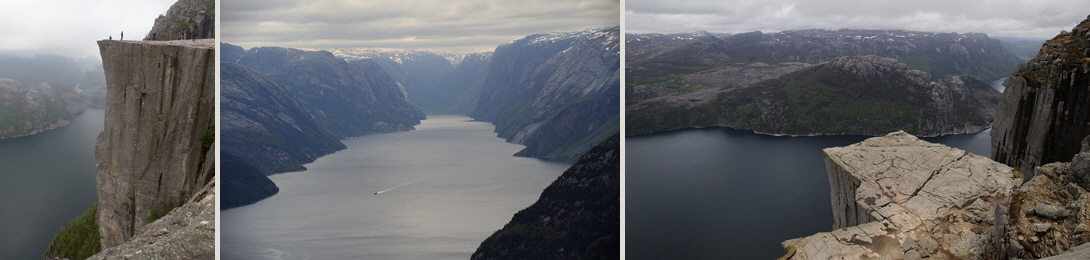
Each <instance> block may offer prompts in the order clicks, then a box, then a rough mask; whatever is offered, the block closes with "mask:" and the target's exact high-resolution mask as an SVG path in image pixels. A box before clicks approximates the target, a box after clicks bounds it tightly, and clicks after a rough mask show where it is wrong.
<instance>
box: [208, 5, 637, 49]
mask: <svg viewBox="0 0 1090 260" xmlns="http://www.w3.org/2000/svg"><path fill="white" fill-rule="evenodd" d="M220 4H221V9H220V10H221V19H222V20H221V23H220V26H221V27H220V28H221V31H220V36H221V37H222V38H221V39H222V41H223V42H226V43H231V44H235V45H240V46H242V47H243V48H247V49H249V48H251V47H260V46H279V47H292V48H314V49H329V48H396V49H423V50H432V51H446V52H485V51H492V50H494V49H495V48H496V46H497V45H500V44H503V43H506V42H509V41H511V40H515V39H519V38H522V37H524V36H526V35H530V34H535V33H549V32H558V31H582V30H584V29H588V28H599V27H610V26H617V25H619V24H620V2H619V1H618V0H551V1H539V0H524V1H512V0H457V1H451V0H415V1H408V0H400V1H373V0H370V1H354V0H350V1H290V0H275V1H269V0H245V1H240V0H223V1H222V2H221V3H220Z"/></svg>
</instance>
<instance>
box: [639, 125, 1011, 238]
mask: <svg viewBox="0 0 1090 260" xmlns="http://www.w3.org/2000/svg"><path fill="white" fill-rule="evenodd" d="M866 138H868V136H813V137H785V136H769V135H760V134H754V133H753V132H750V131H745V130H735V129H728V128H719V127H714V128H704V129H687V130H679V131H672V132H666V133H659V134H650V135H641V136H629V137H626V139H625V140H626V143H625V145H626V148H625V151H626V155H625V164H626V165H625V174H626V177H625V188H626V191H625V193H626V195H625V201H626V202H625V203H626V204H625V206H626V211H625V214H626V219H625V221H626V223H625V224H626V229H625V231H626V232H627V234H626V244H625V247H626V252H625V253H626V257H627V259H636V260H638V259H775V258H777V257H780V256H782V255H783V253H784V251H783V248H781V247H780V242H782V241H784V240H787V239H791V238H798V237H803V236H808V235H811V234H814V233H817V232H826V231H830V230H832V224H833V216H832V206H831V202H830V199H829V178H828V175H827V174H826V173H825V163H824V161H823V160H822V156H821V149H823V148H827V147H833V146H844V145H849V144H852V143H856V142H860V141H862V140H863V139H866ZM923 139H924V140H927V141H930V142H938V143H943V144H946V145H949V146H952V147H957V148H960V149H964V150H967V151H969V152H972V153H976V154H980V155H984V156H989V149H990V148H989V147H990V144H989V142H990V136H989V131H985V132H981V133H977V134H968V135H950V136H943V137H936V138H923Z"/></svg>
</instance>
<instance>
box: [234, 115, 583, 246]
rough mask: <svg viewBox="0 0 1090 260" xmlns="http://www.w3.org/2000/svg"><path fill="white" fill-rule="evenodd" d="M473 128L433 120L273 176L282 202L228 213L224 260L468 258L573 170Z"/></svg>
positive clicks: (462, 120)
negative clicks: (303, 168) (522, 153)
mask: <svg viewBox="0 0 1090 260" xmlns="http://www.w3.org/2000/svg"><path fill="white" fill-rule="evenodd" d="M468 120H470V118H468V117H464V116H428V119H427V120H424V121H422V122H421V125H418V126H417V127H416V128H417V130H415V131H409V132H402V133H390V134H376V135H367V136H363V137H359V138H353V139H348V140H344V143H345V145H347V146H348V149H345V150H342V151H339V152H336V153H334V154H331V155H327V156H325V157H322V158H319V159H318V160H317V161H315V162H314V163H311V164H307V165H305V166H306V167H307V168H308V169H309V170H307V171H304V172H293V173H285V174H278V175H274V176H271V178H272V180H273V181H274V182H276V185H277V186H279V187H280V194H277V195H275V196H273V197H271V198H268V199H265V200H263V201H260V202H258V203H256V204H253V205H250V206H244V207H240V208H235V209H230V210H226V211H223V212H221V215H220V217H221V221H222V222H221V227H222V230H221V239H222V240H221V241H222V243H221V248H222V256H223V257H224V259H469V257H470V254H472V253H473V251H474V250H476V248H477V246H479V245H480V243H481V242H482V241H484V239H485V238H487V237H488V236H489V235H491V234H492V233H493V232H495V231H496V230H499V229H500V228H501V227H503V225H504V224H506V223H507V222H508V221H510V220H511V216H512V215H514V214H515V213H516V212H518V211H519V210H522V209H524V208H526V207H528V206H530V204H532V203H533V202H534V201H536V200H537V198H538V196H540V194H541V191H542V190H544V189H545V187H546V186H548V185H549V184H550V183H552V181H553V180H555V179H556V178H557V177H558V176H560V174H561V173H563V171H564V170H565V169H567V168H568V165H566V164H560V163H550V162H544V161H541V160H538V159H532V158H522V157H513V156H511V155H512V154H514V153H515V152H517V151H518V150H520V149H522V148H523V146H521V145H516V144H511V143H507V142H504V140H503V139H500V138H497V137H496V135H495V133H494V132H493V128H494V127H493V126H492V125H491V124H488V123H483V122H469V121H468ZM376 192H381V194H378V195H376V194H375V193H376Z"/></svg>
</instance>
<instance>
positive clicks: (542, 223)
mask: <svg viewBox="0 0 1090 260" xmlns="http://www.w3.org/2000/svg"><path fill="white" fill-rule="evenodd" d="M620 174H621V168H620V134H614V135H613V136H612V137H609V138H607V139H606V140H605V141H602V143H600V144H598V145H597V146H595V147H593V148H591V149H590V150H589V151H587V153H586V154H583V156H582V157H581V158H580V159H579V161H578V162H576V163H575V164H574V165H572V166H571V168H568V170H567V171H564V174H562V175H560V177H559V178H557V179H556V181H553V183H552V184H551V185H549V187H547V188H545V191H543V192H541V198H539V199H538V200H537V202H534V204H533V205H530V207H527V208H526V209H524V210H521V211H519V212H518V213H516V214H515V216H514V217H512V218H511V222H509V223H507V225H504V227H503V229H500V230H499V231H496V233H493V234H492V236H489V237H488V239H485V241H484V242H482V243H481V246H480V247H478V248H477V251H476V252H474V253H473V256H472V259H620V255H619V254H620V250H621V249H620V236H621V232H620V219H621V211H620V206H621V201H620V197H621V196H620V195H621V193H620V192H621V190H620Z"/></svg>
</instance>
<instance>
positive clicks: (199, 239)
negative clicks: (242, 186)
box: [87, 156, 216, 260]
mask: <svg viewBox="0 0 1090 260" xmlns="http://www.w3.org/2000/svg"><path fill="white" fill-rule="evenodd" d="M213 158H214V156H213ZM215 248H216V181H215V180H213V181H211V182H209V183H208V184H207V185H205V186H204V188H202V189H201V190H199V191H197V192H196V193H195V194H194V196H193V198H192V199H190V200H189V201H188V202H186V203H185V205H182V206H180V207H178V208H176V209H174V210H172V211H171V212H170V214H167V215H166V216H163V218H161V219H159V220H157V221H155V222H153V223H150V224H148V225H147V226H144V227H143V228H141V229H140V231H138V232H137V233H136V235H134V236H133V238H132V240H129V242H125V243H124V244H121V245H119V246H116V247H112V248H108V249H106V250H103V251H102V252H99V253H98V254H95V255H94V256H91V257H89V258H87V259H96V260H97V259H201V260H203V259H209V260H211V259H215V257H216V250H215Z"/></svg>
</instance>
